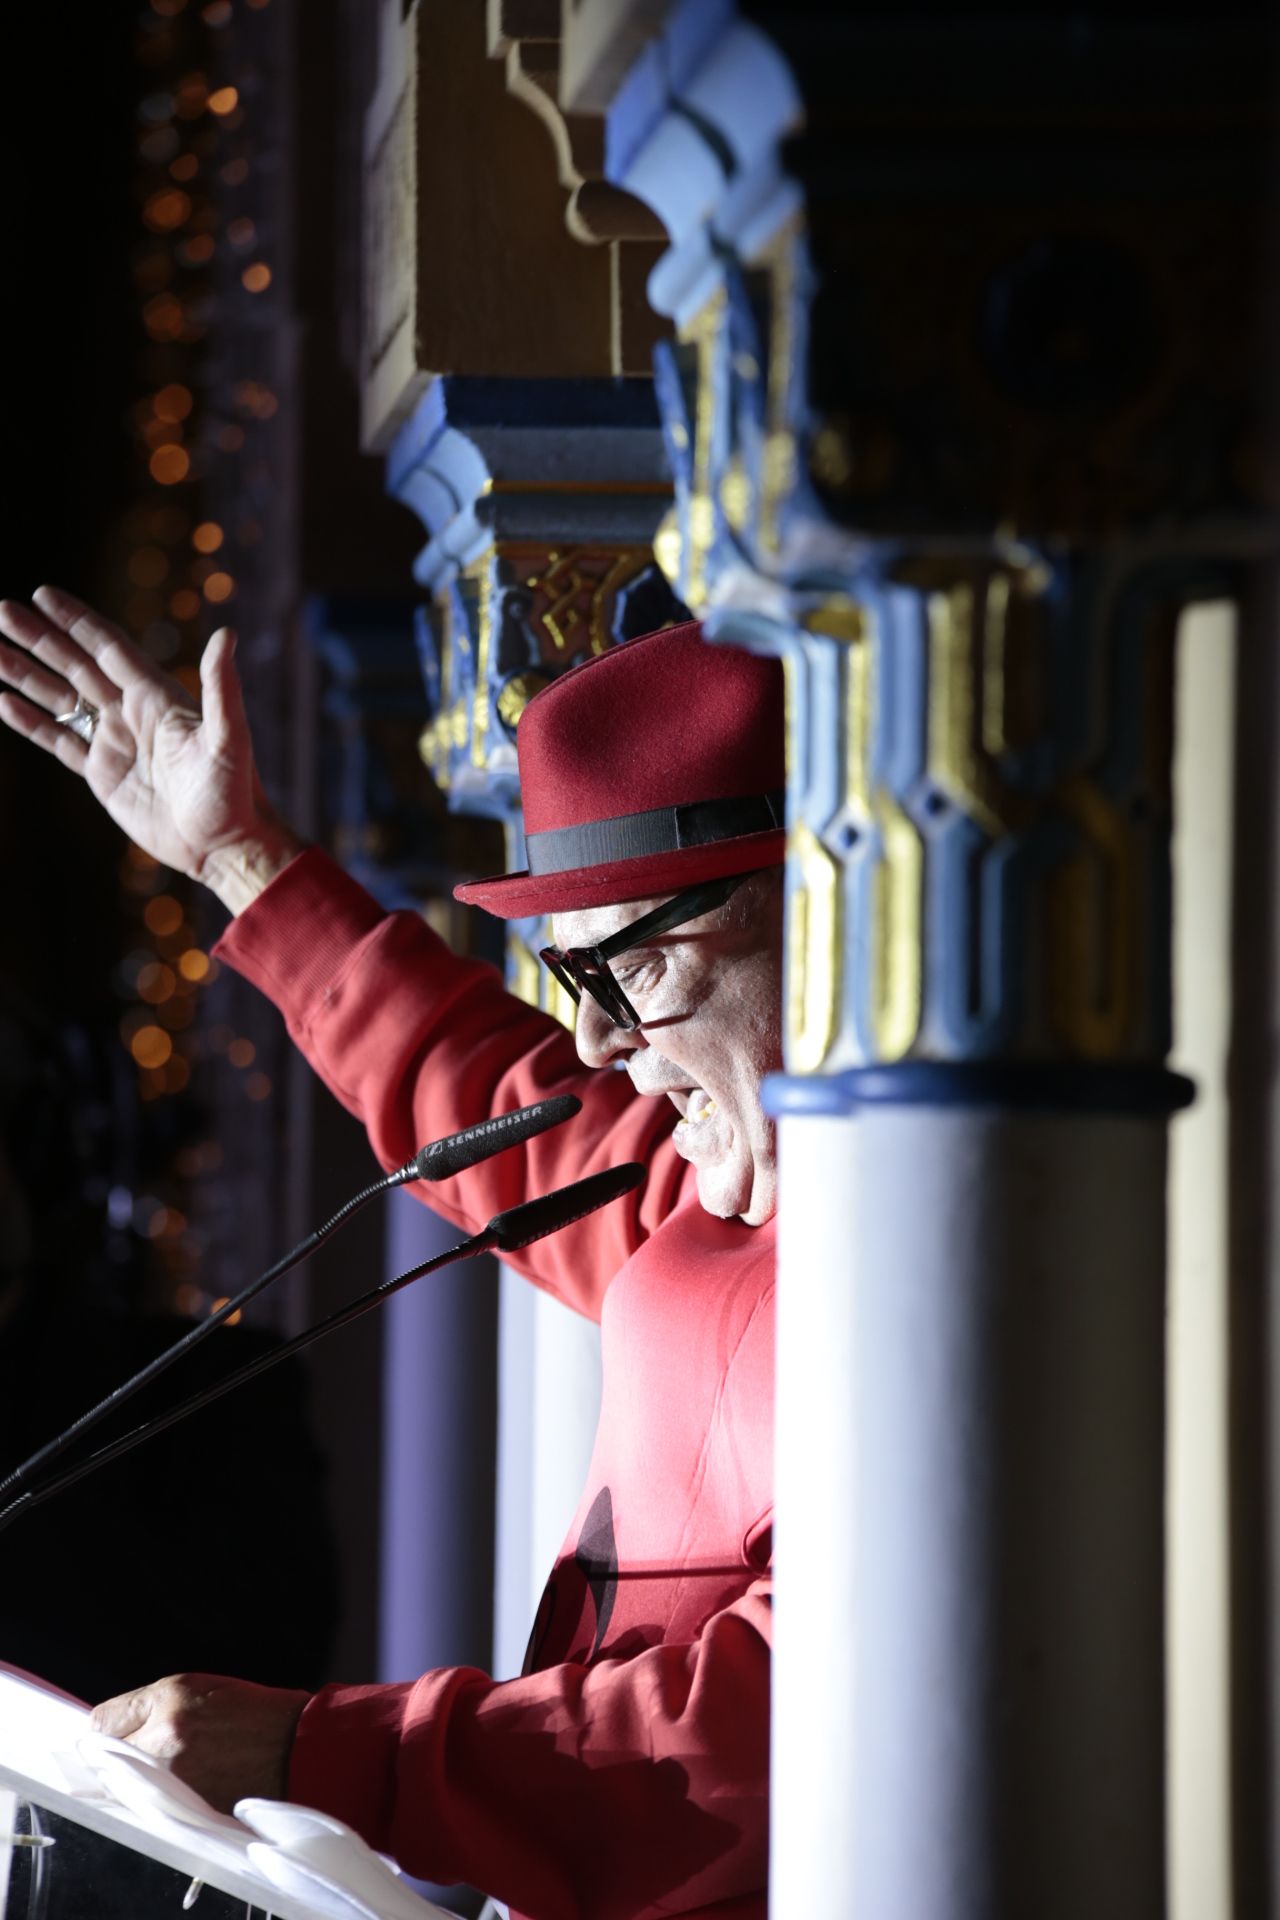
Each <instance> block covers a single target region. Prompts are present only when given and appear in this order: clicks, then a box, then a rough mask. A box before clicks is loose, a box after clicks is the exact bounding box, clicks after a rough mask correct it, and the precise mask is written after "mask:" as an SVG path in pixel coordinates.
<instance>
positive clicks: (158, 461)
mask: <svg viewBox="0 0 1280 1920" xmlns="http://www.w3.org/2000/svg"><path fill="white" fill-rule="evenodd" d="M190 471H191V456H190V454H189V453H188V452H187V450H186V448H185V447H157V448H156V450H155V452H154V453H153V454H152V456H151V478H152V479H153V480H155V481H157V482H158V483H159V485H160V486H162V487H176V486H177V485H178V483H179V481H181V480H185V479H186V477H187V475H188V474H189V473H190Z"/></svg>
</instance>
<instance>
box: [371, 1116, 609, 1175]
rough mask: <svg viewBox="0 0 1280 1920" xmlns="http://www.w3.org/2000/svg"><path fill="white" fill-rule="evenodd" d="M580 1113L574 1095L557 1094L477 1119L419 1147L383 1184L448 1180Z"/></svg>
mask: <svg viewBox="0 0 1280 1920" xmlns="http://www.w3.org/2000/svg"><path fill="white" fill-rule="evenodd" d="M581 1111H582V1102H581V1100H579V1099H578V1097H577V1095H576V1094H573V1093H557V1094H553V1095H552V1096H551V1098H550V1099H549V1100H535V1102H534V1104H533V1105H532V1106H531V1107H517V1108H516V1110H515V1112H514V1113H500V1114H498V1115H497V1116H496V1117H495V1118H494V1119H492V1120H477V1122H476V1124H475V1125H474V1126H473V1127H464V1128H463V1129H462V1132H461V1133H451V1134H449V1135H448V1137H447V1138H446V1139H444V1140H433V1141H432V1142H431V1144H430V1146H426V1147H423V1148H422V1150H421V1152H419V1153H415V1154H414V1156H413V1159H412V1160H406V1162H405V1164H404V1165H403V1166H402V1167H399V1168H397V1170H396V1171H395V1173H392V1174H388V1176H387V1181H386V1184H387V1185H388V1186H392V1187H400V1186H404V1185H405V1184H406V1183H407V1182H408V1181H410V1180H451V1179H452V1178H453V1176H454V1174H455V1173H463V1172H465V1170H466V1168H468V1167H474V1166H476V1165H477V1164H478V1162H479V1161H481V1160H487V1159H488V1158H489V1155H490V1154H491V1153H504V1152H505V1151H506V1149H507V1148H508V1147H518V1146H520V1145H521V1144H522V1142H523V1141H525V1140H532V1138H533V1137H534V1135H535V1134H538V1133H545V1132H546V1131H547V1129H548V1127H558V1126H559V1125H560V1122H561V1121H562V1120H570V1119H572V1117H573V1115H574V1114H575V1113H580V1112H581Z"/></svg>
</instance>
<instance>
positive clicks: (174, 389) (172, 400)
mask: <svg viewBox="0 0 1280 1920" xmlns="http://www.w3.org/2000/svg"><path fill="white" fill-rule="evenodd" d="M194 405H195V402H194V401H193V399H192V398H191V389H190V388H189V387H183V386H179V385H178V383H177V382H176V381H174V382H173V384H172V385H171V386H167V387H161V389H160V391H159V393H158V394H157V395H156V397H155V411H156V418H157V419H158V420H170V421H174V422H177V421H179V420H185V419H186V417H187V415H188V414H189V413H190V411H191V409H192V407H193V406H194Z"/></svg>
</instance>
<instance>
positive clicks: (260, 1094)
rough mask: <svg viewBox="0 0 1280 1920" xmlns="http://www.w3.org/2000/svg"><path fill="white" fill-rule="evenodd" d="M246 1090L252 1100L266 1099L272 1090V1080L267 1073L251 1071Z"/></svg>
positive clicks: (246, 1082) (245, 1085)
mask: <svg viewBox="0 0 1280 1920" xmlns="http://www.w3.org/2000/svg"><path fill="white" fill-rule="evenodd" d="M244 1090H245V1092H246V1093H247V1094H248V1096H249V1098H250V1099H251V1100H265V1099H266V1098H267V1097H268V1095H269V1094H270V1092H271V1081H270V1079H269V1077H268V1076H267V1075H266V1074H265V1073H251V1074H250V1075H249V1078H248V1079H247V1080H246V1081H245V1083H244Z"/></svg>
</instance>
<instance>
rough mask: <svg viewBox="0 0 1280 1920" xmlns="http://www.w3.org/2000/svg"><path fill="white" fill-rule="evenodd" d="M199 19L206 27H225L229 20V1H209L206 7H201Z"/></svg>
mask: <svg viewBox="0 0 1280 1920" xmlns="http://www.w3.org/2000/svg"><path fill="white" fill-rule="evenodd" d="M200 18H201V19H202V20H203V21H204V23H205V25H206V27H214V28H215V29H216V28H218V27H225V26H226V25H227V23H228V21H229V20H230V18H231V0H209V4H208V6H207V7H201V9H200Z"/></svg>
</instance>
